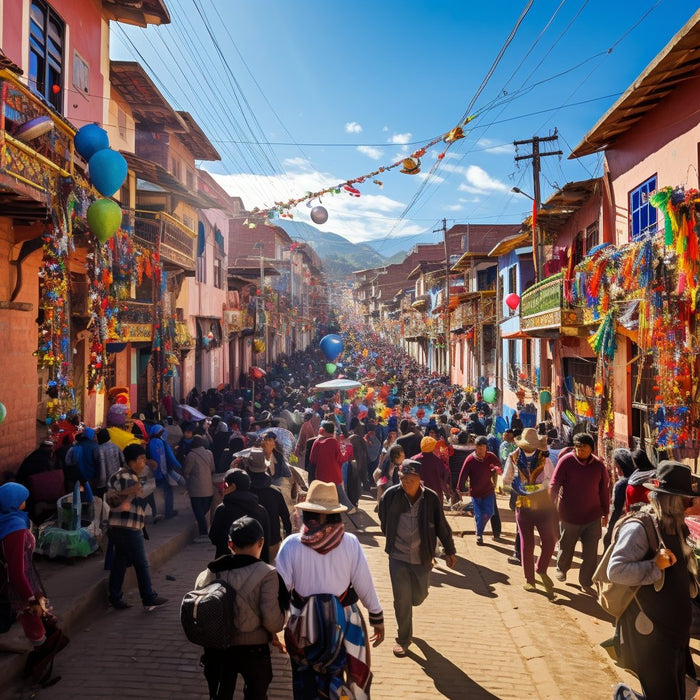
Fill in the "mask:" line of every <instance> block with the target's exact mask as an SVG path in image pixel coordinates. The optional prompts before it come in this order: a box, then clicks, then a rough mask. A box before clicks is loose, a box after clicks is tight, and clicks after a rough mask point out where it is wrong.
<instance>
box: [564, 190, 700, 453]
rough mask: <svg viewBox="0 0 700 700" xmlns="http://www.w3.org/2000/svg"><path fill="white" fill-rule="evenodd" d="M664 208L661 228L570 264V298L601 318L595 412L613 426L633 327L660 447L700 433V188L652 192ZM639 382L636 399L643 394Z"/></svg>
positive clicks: (591, 317)
mask: <svg viewBox="0 0 700 700" xmlns="http://www.w3.org/2000/svg"><path fill="white" fill-rule="evenodd" d="M649 202H650V203H651V204H652V205H653V206H655V207H657V208H658V209H659V211H660V213H661V214H662V215H663V223H662V225H661V227H660V228H661V230H659V231H658V232H652V233H650V234H648V235H646V236H644V237H642V238H640V239H639V240H635V241H632V242H630V243H628V244H626V245H622V246H613V245H610V244H604V245H601V246H597V247H596V248H593V249H592V250H591V251H589V253H588V255H587V256H586V257H585V258H584V259H583V260H582V261H581V262H580V263H579V264H578V265H577V266H576V267H575V268H573V269H572V268H570V269H569V270H568V271H567V275H566V279H565V285H564V288H565V289H566V290H567V299H568V300H569V301H570V303H573V304H575V305H579V306H582V307H583V309H584V320H586V321H588V322H599V324H600V325H599V326H598V328H597V330H596V332H595V333H594V334H593V335H592V336H591V337H590V338H589V343H590V345H591V347H592V348H593V350H594V351H595V352H596V354H597V355H598V358H599V360H598V366H597V369H596V379H595V385H594V394H595V397H596V406H595V418H596V420H598V421H600V423H601V425H603V426H604V428H603V429H604V431H607V434H609V435H612V433H613V428H612V425H613V408H612V406H613V397H612V392H613V387H614V382H613V381H612V366H613V361H614V358H615V354H616V349H617V347H616V338H617V335H618V333H620V332H623V333H625V334H629V333H632V334H633V336H632V337H633V338H634V340H635V343H636V345H637V346H638V347H639V349H640V351H639V355H638V357H636V358H632V360H631V361H634V362H639V365H638V370H637V372H638V376H641V371H642V369H641V367H642V366H643V365H644V362H645V360H646V358H651V361H652V366H653V367H654V368H655V375H654V384H653V387H652V392H653V396H651V397H649V398H648V399H645V400H647V401H648V402H649V403H648V405H647V416H648V421H649V425H650V428H651V429H652V431H653V436H654V440H655V442H656V444H657V445H659V446H662V447H685V446H688V447H690V446H692V445H693V444H694V441H696V440H697V439H698V438H700V430H699V429H698V426H700V408H699V407H698V403H697V401H696V399H697V395H698V391H699V387H698V378H699V377H700V364H699V355H698V349H697V347H698V333H699V332H700V327H699V326H698V323H697V318H696V313H695V312H696V305H697V297H698V284H699V283H700V250H699V243H698V235H699V233H700V232H699V230H698V221H699V220H698V206H699V205H700V196H699V195H698V192H697V190H684V189H682V188H671V187H666V188H663V189H660V190H658V191H656V192H654V193H652V194H651V195H650V196H649ZM638 390H639V383H638V382H637V386H635V387H633V400H639V397H638V395H637V392H638Z"/></svg>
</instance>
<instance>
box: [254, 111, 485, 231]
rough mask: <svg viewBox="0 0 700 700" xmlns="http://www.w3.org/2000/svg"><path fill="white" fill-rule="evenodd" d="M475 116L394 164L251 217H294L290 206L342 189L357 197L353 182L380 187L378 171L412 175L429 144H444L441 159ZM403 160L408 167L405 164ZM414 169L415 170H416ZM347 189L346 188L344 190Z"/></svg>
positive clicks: (256, 209)
mask: <svg viewBox="0 0 700 700" xmlns="http://www.w3.org/2000/svg"><path fill="white" fill-rule="evenodd" d="M477 116H478V115H477V114H473V115H471V116H469V117H467V118H466V119H465V120H464V121H463V122H462V123H461V124H459V125H458V126H456V127H454V128H453V129H450V131H448V132H447V133H445V134H441V135H440V136H438V137H437V138H434V139H432V140H431V141H429V142H428V143H426V144H425V145H424V146H422V147H421V148H418V149H417V150H415V151H414V152H413V153H411V154H409V155H408V156H403V157H402V158H401V159H400V160H397V161H396V162H395V163H390V164H389V165H384V166H382V167H381V168H377V170H373V171H372V172H370V173H367V174H366V175H362V176H360V177H355V178H352V179H350V180H345V181H344V182H341V183H339V184H337V185H332V186H330V187H326V188H324V189H321V190H318V191H317V192H306V193H305V194H304V195H303V196H302V197H298V198H294V199H289V200H287V201H286V202H275V203H274V206H272V207H269V208H267V209H259V208H257V207H256V208H255V209H253V210H252V211H251V215H253V216H255V215H257V216H262V217H264V218H266V219H272V218H274V216H275V214H277V215H278V216H280V217H282V218H289V219H292V218H294V217H293V215H292V214H291V213H290V210H291V209H293V208H294V207H296V206H298V205H299V204H303V203H305V202H308V201H309V200H312V199H319V198H320V197H322V196H324V195H334V194H340V193H341V192H343V191H345V192H348V193H349V194H351V195H352V196H353V197H359V196H360V194H361V193H360V190H359V189H357V187H355V185H360V184H363V183H364V182H366V181H367V180H369V181H371V182H372V183H374V184H375V185H377V186H379V187H383V185H384V183H383V182H382V181H381V180H377V179H375V178H376V177H377V176H378V175H380V174H382V173H386V172H389V171H391V170H393V169H394V168H402V170H401V172H403V173H405V174H407V175H415V174H416V173H418V172H419V169H420V159H421V158H422V157H423V156H424V155H425V154H426V152H427V151H428V150H429V149H431V148H432V147H433V146H435V145H436V144H438V143H445V144H447V147H446V148H445V150H444V151H443V153H441V154H440V156H438V157H437V158H438V159H441V156H442V157H444V155H445V152H446V151H447V149H449V148H450V147H451V146H452V145H453V144H454V143H455V142H456V141H458V140H459V139H461V138H464V136H465V134H464V127H465V126H466V125H467V124H469V122H471V121H472V120H473V119H476V117H477ZM407 161H408V165H409V167H407ZM416 168H418V170H416ZM348 188H349V189H348ZM246 222H247V225H248V226H250V227H251V228H254V227H255V226H256V224H255V223H254V222H250V221H249V220H247V219H246Z"/></svg>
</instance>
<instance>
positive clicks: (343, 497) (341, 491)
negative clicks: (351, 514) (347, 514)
mask: <svg viewBox="0 0 700 700" xmlns="http://www.w3.org/2000/svg"><path fill="white" fill-rule="evenodd" d="M335 488H336V490H337V491H338V500H339V501H340V503H341V505H344V506H347V507H348V510H352V509H353V508H354V507H355V506H354V505H353V503H352V501H351V500H350V499H349V498H348V494H347V493H346V492H345V487H344V486H343V485H342V484H336V485H335Z"/></svg>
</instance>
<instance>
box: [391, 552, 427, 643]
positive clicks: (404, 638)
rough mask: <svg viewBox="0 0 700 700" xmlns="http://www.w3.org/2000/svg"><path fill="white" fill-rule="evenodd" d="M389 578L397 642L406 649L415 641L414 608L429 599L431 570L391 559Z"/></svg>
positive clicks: (419, 565) (420, 565)
mask: <svg viewBox="0 0 700 700" xmlns="http://www.w3.org/2000/svg"><path fill="white" fill-rule="evenodd" d="M389 578H391V590H392V593H393V595H394V614H395V615H396V625H397V627H398V632H397V634H396V642H397V644H400V645H401V646H402V647H404V648H406V647H407V646H408V645H409V644H410V643H411V641H412V639H413V606H414V605H420V604H421V603H422V602H423V601H424V600H425V599H426V598H427V597H428V583H429V579H430V569H428V568H426V567H425V566H423V565H422V564H408V563H406V562H405V561H399V560H398V559H394V558H393V557H391V556H390V557H389Z"/></svg>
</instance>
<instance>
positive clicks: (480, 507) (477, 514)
mask: <svg viewBox="0 0 700 700" xmlns="http://www.w3.org/2000/svg"><path fill="white" fill-rule="evenodd" d="M472 503H473V504H474V523H475V525H476V534H477V537H481V536H482V535H483V534H484V528H485V527H486V523H487V522H488V521H489V520H490V519H491V517H492V516H493V511H494V508H495V507H496V495H495V494H493V493H490V494H489V495H488V496H482V497H481V498H474V496H472Z"/></svg>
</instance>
